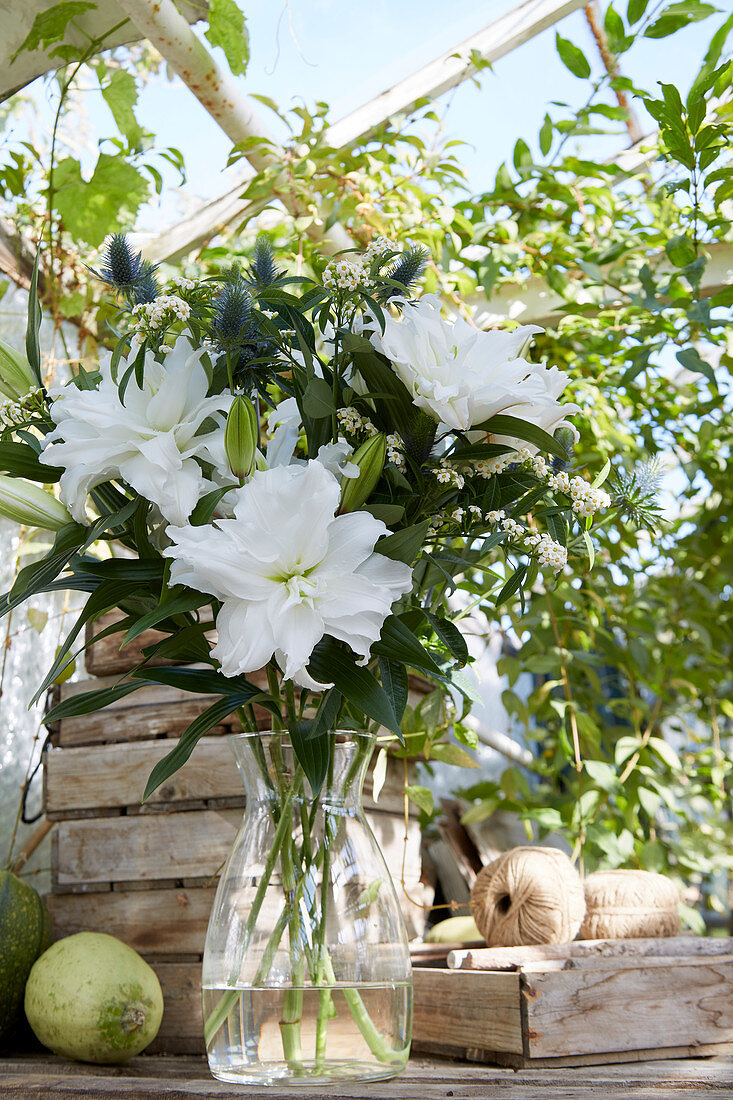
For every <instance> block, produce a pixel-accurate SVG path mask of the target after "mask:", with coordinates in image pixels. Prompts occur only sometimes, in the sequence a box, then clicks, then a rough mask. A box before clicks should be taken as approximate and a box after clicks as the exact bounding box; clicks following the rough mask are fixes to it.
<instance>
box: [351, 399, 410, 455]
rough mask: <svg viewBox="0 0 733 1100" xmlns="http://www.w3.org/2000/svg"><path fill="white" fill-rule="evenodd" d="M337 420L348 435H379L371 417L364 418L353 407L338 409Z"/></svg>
mask: <svg viewBox="0 0 733 1100" xmlns="http://www.w3.org/2000/svg"><path fill="white" fill-rule="evenodd" d="M336 419H337V420H338V422H339V424H340V425H341V427H342V428H343V430H344V431H345V432H346V434H347V435H359V433H360V432H366V434H367V435H377V429H376V428H375V427H374V425H373V424H372V422H371V420H370V419H369V417H368V416H362V415H361V413H360V412H359V410H358V409H355V408H354V406H353V405H349V406H347V408H345V409H337V411H336ZM395 438H397V437H395ZM401 442H402V441H401V440H400V443H401ZM388 445H389V443H388Z"/></svg>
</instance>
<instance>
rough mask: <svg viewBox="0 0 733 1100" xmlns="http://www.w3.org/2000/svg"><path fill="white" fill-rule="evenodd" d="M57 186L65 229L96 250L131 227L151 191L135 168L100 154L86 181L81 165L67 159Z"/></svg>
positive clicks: (58, 208) (57, 175) (60, 167)
mask: <svg viewBox="0 0 733 1100" xmlns="http://www.w3.org/2000/svg"><path fill="white" fill-rule="evenodd" d="M54 186H55V189H56V190H55V208H56V211H57V212H58V214H59V217H60V219H61V224H62V226H63V227H64V229H65V230H66V231H67V232H68V233H71V234H72V235H73V236H75V237H80V238H81V239H82V240H86V241H88V242H89V244H91V245H93V246H96V245H100V244H101V243H102V241H103V240H104V238H105V237H106V235H107V234H108V233H110V232H114V231H116V230H118V229H122V228H123V227H124V226H125V225H127V224H129V222H130V220H131V219H132V218H133V217H134V215H135V213H136V211H137V210H138V208H139V206H140V205H141V204H142V203H143V202H144V201H145V199H147V197H148V194H149V191H150V187H149V184H148V183H147V181H146V180H145V179H144V178H143V176H142V174H141V173H140V172H139V171H138V169H137V168H135V166H134V165H133V164H130V163H129V162H128V161H126V160H124V159H123V158H122V157H119V156H111V155H110V154H109V153H100V154H99V157H98V159H97V163H96V165H95V167H94V172H93V174H92V176H91V179H89V180H85V179H84V178H83V177H82V174H81V166H80V164H79V162H78V161H77V160H74V159H73V158H72V157H67V158H66V159H65V160H62V161H61V163H60V164H58V165H57V167H56V171H55V173H54Z"/></svg>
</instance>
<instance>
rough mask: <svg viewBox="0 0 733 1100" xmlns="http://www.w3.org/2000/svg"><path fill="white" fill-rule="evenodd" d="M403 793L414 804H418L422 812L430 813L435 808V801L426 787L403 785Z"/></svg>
mask: <svg viewBox="0 0 733 1100" xmlns="http://www.w3.org/2000/svg"><path fill="white" fill-rule="evenodd" d="M405 793H406V794H407V797H408V798H409V799H410V802H414V803H415V805H416V806H419V807H420V809H421V810H422V811H423V813H425V814H428V816H429V815H430V814H432V812H433V810H434V808H435V802H434V799H433V792H432V791H431V790H429V788H428V787H413V786H407V787H405Z"/></svg>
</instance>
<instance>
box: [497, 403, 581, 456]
mask: <svg viewBox="0 0 733 1100" xmlns="http://www.w3.org/2000/svg"><path fill="white" fill-rule="evenodd" d="M476 428H477V429H478V430H480V431H482V432H491V434H492V435H499V436H509V437H510V438H512V439H513V438H515V437H516V438H517V439H521V440H523V441H524V442H525V443H534V445H535V447H539V448H540V450H541V451H547V452H548V453H549V454H552V455H555V456H556V457H557V458H561V459H562V460H563V461H564V462H567V459H568V452H567V451H566V450H565V448H564V447H563V445H562V444H561V443H558V441H557V440H556V439H553V437H552V436H551V435H550V434H549V433H548V432H546V431H544V429H542V428H539V427H537V425H536V424H530V423H528V421H526V420H520V419H519V417H516V416H507V415H506V414H505V413H498V414H497V415H496V416H492V417H491V418H490V419H489V420H484V422H483V424H477V425H476Z"/></svg>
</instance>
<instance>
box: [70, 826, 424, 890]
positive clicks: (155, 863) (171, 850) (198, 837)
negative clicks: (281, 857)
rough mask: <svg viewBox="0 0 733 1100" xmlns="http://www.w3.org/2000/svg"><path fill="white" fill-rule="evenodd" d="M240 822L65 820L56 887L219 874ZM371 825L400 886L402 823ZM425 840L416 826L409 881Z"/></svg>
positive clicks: (411, 834) (414, 879)
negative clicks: (422, 841) (422, 839)
mask: <svg viewBox="0 0 733 1100" xmlns="http://www.w3.org/2000/svg"><path fill="white" fill-rule="evenodd" d="M241 820H242V815H241V813H240V812H239V811H237V810H219V811H217V810H201V811H195V812H191V813H187V812H182V813H170V814H155V815H149V816H146V815H140V816H136V817H129V816H128V817H105V818H91V819H82V820H74V821H60V822H59V823H58V826H57V829H56V832H57V838H58V839H57V845H58V856H57V862H56V865H55V887H56V890H58V892H63V889H64V887H66V886H71V885H79V884H85V883H92V882H145V881H155V880H159V879H185V878H207V877H213V876H215V875H216V874H217V872H218V870H219V868H220V867H221V865H222V863H223V862H224V860H225V859H226V857H227V855H228V854H229V850H230V849H231V847H232V844H233V843H234V838H235V836H236V833H237V829H238V828H239V825H240V824H241ZM368 820H369V824H370V825H371V827H372V829H373V831H374V834H375V836H376V838H377V841H378V843H379V846H380V848H381V849H382V852H383V853H384V857H385V860H386V862H387V866H388V867H389V869H390V872H391V874H392V876H393V878H394V879H395V881H398V880H399V878H400V871H401V867H402V859H403V849H404V823H403V822H402V821H400V820H399V819H397V818H395V817H394V816H392V815H390V814H385V813H378V812H374V813H371V814H369V815H368ZM420 841H421V834H420V827H419V824H418V823H417V821H411V822H410V824H409V829H408V839H407V848H406V855H405V868H406V881H407V882H409V883H416V882H418V880H419V878H420V870H421V863H420Z"/></svg>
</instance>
